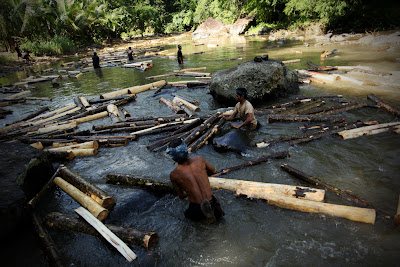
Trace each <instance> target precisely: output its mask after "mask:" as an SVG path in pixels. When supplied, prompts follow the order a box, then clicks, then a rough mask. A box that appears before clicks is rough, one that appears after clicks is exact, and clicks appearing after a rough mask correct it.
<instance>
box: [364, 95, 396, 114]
mask: <svg viewBox="0 0 400 267" xmlns="http://www.w3.org/2000/svg"><path fill="white" fill-rule="evenodd" d="M367 97H368V99H370V100H372V101H374V102H375V103H376V105H378V107H381V108H383V109H386V110H387V111H389V112H390V113H392V114H393V115H395V116H397V117H400V111H399V110H398V109H396V108H394V107H392V106H389V105H388V104H386V103H384V102H383V101H382V100H381V99H379V98H377V97H376V96H375V95H373V94H370V95H368V96H367Z"/></svg>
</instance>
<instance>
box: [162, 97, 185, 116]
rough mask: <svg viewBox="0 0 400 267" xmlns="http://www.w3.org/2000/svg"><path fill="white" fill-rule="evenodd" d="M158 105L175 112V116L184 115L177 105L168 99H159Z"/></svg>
mask: <svg viewBox="0 0 400 267" xmlns="http://www.w3.org/2000/svg"><path fill="white" fill-rule="evenodd" d="M159 102H160V103H162V104H164V105H165V106H166V107H167V108H169V109H170V110H172V111H173V112H175V113H176V114H182V113H185V111H183V109H181V108H180V107H179V106H178V105H176V104H175V103H174V102H172V101H171V100H169V99H166V98H164V97H161V98H160V100H159Z"/></svg>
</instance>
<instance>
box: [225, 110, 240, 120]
mask: <svg viewBox="0 0 400 267" xmlns="http://www.w3.org/2000/svg"><path fill="white" fill-rule="evenodd" d="M237 113H238V112H237V111H236V109H235V110H234V111H233V113H232V114H231V115H230V116H228V117H225V120H227V121H231V120H233V119H235V117H236V115H237Z"/></svg>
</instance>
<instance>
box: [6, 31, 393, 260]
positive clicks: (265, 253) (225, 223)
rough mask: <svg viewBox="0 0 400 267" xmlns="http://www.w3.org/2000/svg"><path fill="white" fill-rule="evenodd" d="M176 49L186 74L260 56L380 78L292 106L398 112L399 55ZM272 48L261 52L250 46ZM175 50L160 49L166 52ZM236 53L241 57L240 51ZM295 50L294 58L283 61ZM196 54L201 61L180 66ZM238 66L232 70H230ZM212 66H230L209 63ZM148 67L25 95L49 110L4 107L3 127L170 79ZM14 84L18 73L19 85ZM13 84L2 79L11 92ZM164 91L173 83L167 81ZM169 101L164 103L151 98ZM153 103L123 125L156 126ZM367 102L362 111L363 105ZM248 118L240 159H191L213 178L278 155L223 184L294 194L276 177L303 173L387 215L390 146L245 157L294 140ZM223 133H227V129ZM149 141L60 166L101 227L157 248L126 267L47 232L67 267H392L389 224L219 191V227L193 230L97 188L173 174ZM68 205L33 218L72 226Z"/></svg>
mask: <svg viewBox="0 0 400 267" xmlns="http://www.w3.org/2000/svg"><path fill="white" fill-rule="evenodd" d="M182 43H183V53H184V55H185V54H186V56H185V57H186V60H187V61H185V68H193V67H203V66H205V67H207V71H208V72H215V71H217V70H221V69H227V68H231V67H234V66H236V65H237V64H238V63H240V62H244V61H247V60H251V59H252V58H253V57H254V56H257V55H263V54H268V55H269V57H270V58H273V59H282V60H288V59H296V58H299V59H301V62H300V63H296V64H291V65H289V66H288V67H289V68H291V69H295V68H305V67H306V62H307V61H312V62H313V63H315V64H319V65H325V66H329V65H340V66H354V65H360V66H365V67H371V68H372V69H373V70H375V71H380V72H390V73H392V75H391V76H376V75H370V74H363V73H355V72H354V73H349V74H346V76H348V77H351V78H353V79H357V80H361V81H366V82H371V83H375V84H378V85H377V86H359V85H356V84H355V83H352V82H345V81H337V82H334V83H330V84H325V85H317V84H311V85H304V86H301V88H300V92H299V94H298V95H296V96H320V95H337V94H341V95H343V96H344V97H345V98H346V99H348V100H355V101H358V102H363V101H367V98H366V97H367V95H368V94H370V93H373V94H375V95H377V96H378V97H380V98H382V99H383V100H384V101H386V102H388V103H390V104H391V105H393V106H395V107H397V108H400V86H399V85H400V71H399V70H400V60H399V58H400V51H399V47H396V48H391V49H390V50H388V51H381V52H373V51H372V49H373V48H371V47H370V46H361V45H340V44H336V45H325V46H314V43H312V42H310V46H309V47H306V46H305V45H304V43H303V42H298V41H287V42H286V43H284V44H277V43H276V42H269V41H267V40H265V39H264V38H261V37H236V38H227V39H224V40H222V39H221V40H211V41H209V43H218V44H219V46H218V47H208V46H207V43H206V42H205V45H202V46H194V45H193V44H192V43H191V42H190V41H189V40H187V41H184V42H182ZM266 46H277V47H273V48H269V49H260V48H259V47H266ZM175 47H176V44H171V45H170V46H166V47H165V49H169V50H170V51H172V52H175V51H176V49H175ZM238 47H242V48H239V49H238ZM333 49H337V50H338V51H337V52H336V54H335V56H334V57H331V58H327V59H325V60H323V61H322V60H321V59H320V57H319V54H320V53H321V51H322V50H329V51H331V50H333ZM296 50H299V51H302V52H303V53H302V54H299V53H296V52H294V51H296ZM199 51H204V53H203V54H195V55H187V54H188V53H193V52H199ZM239 58H240V59H239ZM219 59H236V60H229V61H217V60H219ZM153 62H154V68H153V69H152V70H150V71H147V72H139V71H137V70H135V69H122V68H119V67H114V68H103V69H101V70H100V71H97V72H95V71H93V70H92V71H90V72H89V73H86V74H84V75H82V76H81V77H79V79H63V80H61V82H60V87H59V88H57V89H54V88H52V87H51V85H50V83H40V84H37V87H38V89H37V90H35V91H34V92H33V93H32V96H40V97H50V98H53V101H51V102H39V101H38V102H34V101H29V102H27V103H26V104H23V105H15V106H13V107H12V109H13V110H14V114H11V115H7V119H6V120H5V121H2V122H1V123H2V124H5V123H7V122H10V121H13V120H16V119H17V118H20V117H22V116H24V115H26V114H28V113H30V112H32V111H34V110H37V109H38V108H39V107H41V106H49V107H50V108H51V109H55V108H59V107H61V106H65V105H67V104H70V103H73V101H72V98H73V97H75V96H86V97H87V98H89V99H90V98H98V96H99V95H100V94H101V93H105V92H110V91H113V90H117V89H120V88H125V87H129V86H134V85H138V84H145V83H148V82H149V81H148V80H146V79H145V77H147V76H153V75H159V74H164V73H168V72H171V71H172V70H175V69H178V66H177V63H176V60H175V59H168V58H153ZM19 75H20V76H23V74H19ZM20 76H10V77H7V78H6V79H5V80H3V81H2V82H3V84H6V83H7V82H15V81H16V80H17V79H18V78H20ZM168 80H169V81H174V80H179V78H168ZM178 93H179V94H181V95H182V96H190V97H191V98H194V99H196V100H198V101H199V102H200V105H199V106H200V108H201V111H200V112H199V114H200V115H205V114H210V113H211V112H213V111H214V110H215V109H218V108H223V107H224V106H223V104H222V103H216V102H214V101H213V99H212V97H211V96H210V94H209V93H208V90H207V89H179V91H178ZM162 96H164V97H167V98H171V95H170V94H168V91H167V92H166V94H164V95H162ZM296 96H290V97H287V98H283V99H277V100H273V101H271V102H270V103H265V105H268V104H273V103H283V102H286V101H289V100H292V99H294V97H296ZM159 97H160V96H156V97H154V92H152V91H147V92H143V93H140V94H138V96H137V100H136V101H135V102H133V103H131V104H129V105H125V106H124V107H125V108H126V109H127V110H128V111H129V112H130V113H131V114H132V116H144V115H167V114H171V111H170V110H169V109H167V108H166V107H164V106H163V105H162V104H160V103H158V99H159ZM369 103H371V102H369ZM344 115H345V116H346V117H347V119H348V120H349V121H356V120H362V121H365V120H376V121H378V122H382V123H383V122H390V121H395V120H397V119H396V118H395V117H394V116H392V115H390V114H388V113H387V112H386V111H384V110H381V109H376V108H364V109H360V110H355V111H349V112H346V113H344ZM258 119H259V120H260V122H261V123H262V124H263V125H264V127H263V128H262V129H261V130H260V131H259V132H257V133H252V134H250V137H251V138H252V143H251V146H250V147H249V153H248V154H246V155H238V154H234V153H225V154H221V153H218V152H216V151H214V150H213V149H212V147H211V146H210V145H207V146H205V147H203V148H201V149H200V150H199V151H197V152H196V153H195V155H201V156H203V157H205V158H206V159H207V160H208V161H209V162H211V163H212V164H213V165H214V166H215V167H216V168H217V169H222V168H226V167H229V166H232V165H236V164H240V163H243V161H248V160H250V159H253V158H257V157H260V156H262V155H266V154H269V153H272V152H278V151H289V152H290V154H291V156H290V157H289V158H286V159H282V160H274V161H271V162H268V163H265V164H261V165H257V166H254V167H251V168H247V169H242V170H240V171H236V172H232V173H229V174H227V175H225V178H232V179H244V180H251V181H259V182H268V183H279V184H289V185H305V184H303V183H302V182H300V181H299V180H296V179H295V178H293V177H292V176H290V175H288V174H287V173H285V172H283V171H282V170H281V169H280V165H281V164H284V163H286V164H289V165H290V166H293V167H295V168H297V169H299V170H301V171H303V172H305V173H308V174H310V175H313V176H315V177H318V178H320V179H322V180H324V181H326V182H327V183H330V184H332V185H334V186H336V187H338V188H341V189H344V190H349V191H351V192H352V193H353V194H354V195H356V196H358V197H360V198H361V199H363V200H365V201H367V202H369V203H371V204H373V205H374V206H376V207H378V208H380V209H382V210H384V211H386V212H388V213H390V214H394V213H395V212H396V208H397V203H398V198H399V193H400V162H399V151H400V139H399V137H398V136H395V135H390V134H388V133H385V134H379V135H375V136H365V137H360V138H358V139H352V140H345V141H340V140H339V139H337V138H335V137H325V138H323V139H320V140H316V141H313V142H309V143H306V144H301V145H295V146H292V147H290V146H288V145H286V144H277V145H274V146H271V147H269V148H263V149H260V148H256V147H255V146H254V144H255V143H256V142H259V141H262V140H268V139H272V138H277V137H280V136H289V135H293V134H297V133H299V129H298V127H299V126H301V125H302V124H300V123H290V124H288V123H271V124H268V122H267V116H266V115H263V116H259V117H258ZM109 123H110V121H109V118H104V119H100V120H97V121H94V122H91V123H85V124H82V125H80V126H79V128H80V129H91V127H92V125H101V124H109ZM228 126H229V125H228V124H227V125H226V127H228ZM153 138H155V136H148V137H140V138H139V139H138V140H137V141H134V142H130V143H129V144H128V145H127V146H124V147H118V148H100V149H99V153H98V155H96V156H95V157H86V158H76V159H74V160H73V161H72V162H70V163H68V164H67V166H68V167H69V168H71V169H73V170H75V171H76V172H78V173H79V174H81V175H82V176H83V177H85V178H87V179H88V180H90V181H91V182H93V183H94V184H96V185H97V186H98V187H100V188H101V189H103V190H104V191H106V192H107V193H108V194H110V195H112V196H114V197H115V198H116V200H117V205H116V207H115V208H114V210H113V211H111V212H110V215H109V218H108V219H107V220H106V222H107V223H112V224H117V225H122V226H127V227H132V228H136V229H141V230H147V231H154V232H157V233H158V235H159V237H160V239H159V243H158V244H157V245H156V246H155V247H153V248H152V249H150V250H149V251H145V250H144V249H142V248H139V247H132V249H133V250H134V251H135V253H137V255H138V260H137V261H135V262H134V263H128V262H127V261H126V260H125V259H124V258H123V257H122V256H121V255H120V254H119V253H118V252H117V251H116V250H115V249H113V248H112V247H111V246H109V245H105V243H104V242H102V241H100V240H99V239H97V238H94V237H91V236H85V235H80V234H75V233H61V232H57V231H50V233H51V235H52V237H53V239H54V241H55V243H56V246H57V248H58V250H59V252H60V254H61V256H62V257H63V258H64V259H65V262H66V263H67V265H75V266H130V265H134V266H139V265H140V266H288V265H296V266H310V265H311V266H315V265H326V266H338V265H353V266H377V265H395V264H396V263H397V262H399V260H400V242H399V238H400V232H399V229H398V228H396V227H395V226H394V225H393V224H392V223H391V222H388V221H386V220H383V219H380V218H378V219H377V220H376V223H375V224H374V225H370V224H364V223H359V222H353V221H349V220H346V219H342V218H336V217H331V216H327V215H319V214H309V213H303V212H298V211H291V210H286V209H282V208H278V207H274V206H269V205H268V204H266V202H265V201H261V200H250V199H244V198H236V196H235V194H234V193H233V192H228V191H223V190H218V191H215V194H216V195H217V196H218V197H219V199H220V201H221V202H222V205H223V207H224V209H225V212H226V216H225V217H224V219H223V220H222V221H220V222H219V223H217V224H215V225H208V224H205V223H193V222H190V221H188V220H186V219H185V218H184V215H183V211H184V210H185V208H186V206H187V202H185V201H183V200H180V199H179V198H177V197H175V196H172V195H165V196H154V195H151V194H150V193H148V192H146V191H144V190H140V189H136V188H127V187H123V186H117V185H108V184H106V183H105V177H106V175H107V173H110V172H118V173H126V174H139V175H147V176H152V177H157V178H161V179H165V180H168V177H169V173H170V172H171V171H172V170H173V168H174V167H175V165H174V163H173V162H172V161H171V160H170V159H169V158H168V157H167V156H166V155H165V154H164V153H158V154H155V153H151V152H149V151H148V150H147V149H146V145H148V144H149V142H150V141H151V140H152V139H153ZM326 202H329V203H334V204H343V205H349V203H348V202H346V201H344V200H341V199H340V198H338V197H336V196H335V195H333V194H332V193H329V192H327V193H326ZM77 207H78V204H77V203H76V202H75V201H73V200H72V199H71V198H70V197H69V196H68V195H66V194H65V193H63V192H61V191H55V192H54V193H51V194H50V195H49V196H48V197H47V198H46V200H45V201H43V203H42V204H41V207H40V213H41V215H42V216H45V215H46V214H47V213H49V212H51V211H59V212H62V213H66V214H71V215H75V214H74V212H73V209H75V208H77Z"/></svg>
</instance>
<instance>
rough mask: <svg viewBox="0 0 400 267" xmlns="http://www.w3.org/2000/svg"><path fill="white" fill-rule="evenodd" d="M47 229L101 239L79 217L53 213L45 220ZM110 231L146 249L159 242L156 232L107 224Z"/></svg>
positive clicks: (129, 242) (127, 241)
mask: <svg viewBox="0 0 400 267" xmlns="http://www.w3.org/2000/svg"><path fill="white" fill-rule="evenodd" d="M44 223H45V224H46V226H47V227H50V228H54V229H58V230H62V231H74V232H78V233H85V234H89V235H93V236H97V237H99V234H98V232H97V231H96V230H95V229H94V228H93V227H91V226H90V225H89V224H87V223H85V222H84V221H82V220H80V219H79V218H77V217H73V216H69V215H66V214H62V213H59V212H52V213H50V214H48V215H47V216H46V217H45V218H44ZM105 226H107V228H108V229H110V230H111V232H113V233H114V234H116V235H117V236H118V237H119V238H121V239H122V240H123V241H124V242H126V243H128V244H130V245H135V246H141V247H143V248H145V249H149V248H151V247H153V246H154V245H155V244H157V242H158V235H157V233H154V232H148V231H140V230H136V229H133V228H128V227H122V226H117V225H113V224H105Z"/></svg>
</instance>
